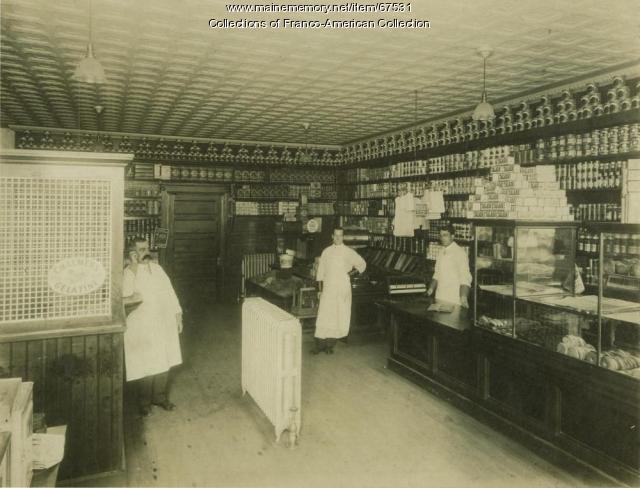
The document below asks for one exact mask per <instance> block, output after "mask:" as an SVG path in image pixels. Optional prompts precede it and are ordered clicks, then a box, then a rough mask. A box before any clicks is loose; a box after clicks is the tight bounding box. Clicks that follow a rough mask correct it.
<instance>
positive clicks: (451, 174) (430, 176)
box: [338, 166, 491, 186]
mask: <svg viewBox="0 0 640 488" xmlns="http://www.w3.org/2000/svg"><path fill="white" fill-rule="evenodd" d="M490 169H491V168H490V167H489V166H486V167H483V168H468V169H462V170H459V171H443V172H441V173H427V174H424V175H413V176H398V177H395V178H392V177H390V178H378V179H373V180H363V181H359V182H348V183H338V185H340V186H355V185H367V184H377V183H398V182H403V181H417V180H420V179H422V180H425V181H429V180H440V179H446V178H456V177H460V176H481V175H483V174H485V173H489V170H490Z"/></svg>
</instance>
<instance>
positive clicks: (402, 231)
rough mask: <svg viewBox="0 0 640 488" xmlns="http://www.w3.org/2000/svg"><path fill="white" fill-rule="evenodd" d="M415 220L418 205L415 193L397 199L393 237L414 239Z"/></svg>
mask: <svg viewBox="0 0 640 488" xmlns="http://www.w3.org/2000/svg"><path fill="white" fill-rule="evenodd" d="M415 218H416V204H415V201H414V198H413V193H406V194H405V195H402V196H398V197H396V200H395V215H394V217H393V235H394V236H396V237H413V230H414V224H415Z"/></svg>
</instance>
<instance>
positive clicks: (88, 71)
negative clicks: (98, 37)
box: [72, 43, 107, 84]
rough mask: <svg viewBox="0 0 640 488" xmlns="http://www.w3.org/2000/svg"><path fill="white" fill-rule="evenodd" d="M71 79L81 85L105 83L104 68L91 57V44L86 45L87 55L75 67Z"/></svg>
mask: <svg viewBox="0 0 640 488" xmlns="http://www.w3.org/2000/svg"><path fill="white" fill-rule="evenodd" d="M72 78H73V79H74V80H76V81H81V82H83V83H94V84H101V83H106V81H107V78H106V77H105V75H104V68H103V67H102V65H101V64H100V61H98V60H97V59H96V58H95V57H94V56H93V44H91V43H89V44H87V55H86V56H85V57H84V58H82V60H81V61H80V62H79V63H78V66H76V69H75V71H74V72H73V77H72Z"/></svg>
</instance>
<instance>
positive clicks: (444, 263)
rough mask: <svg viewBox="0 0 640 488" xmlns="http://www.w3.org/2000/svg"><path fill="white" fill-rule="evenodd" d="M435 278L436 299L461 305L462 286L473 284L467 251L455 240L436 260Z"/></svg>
mask: <svg viewBox="0 0 640 488" xmlns="http://www.w3.org/2000/svg"><path fill="white" fill-rule="evenodd" d="M433 278H434V279H435V280H437V282H438V286H437V288H436V301H442V302H449V303H453V304H455V305H460V286H461V285H466V286H471V273H470V272H469V257H468V255H467V252H466V251H465V250H464V249H462V248H461V247H460V246H458V244H456V243H455V242H452V243H451V244H450V245H449V246H447V247H446V248H444V249H443V250H442V251H441V252H440V255H439V256H438V259H437V261H436V270H435V273H434V275H433Z"/></svg>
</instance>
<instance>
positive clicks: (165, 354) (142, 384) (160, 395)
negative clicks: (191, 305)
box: [122, 238, 182, 416]
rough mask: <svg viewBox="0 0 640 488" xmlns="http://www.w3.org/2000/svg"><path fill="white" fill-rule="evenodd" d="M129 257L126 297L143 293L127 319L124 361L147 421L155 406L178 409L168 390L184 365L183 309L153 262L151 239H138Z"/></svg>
mask: <svg viewBox="0 0 640 488" xmlns="http://www.w3.org/2000/svg"><path fill="white" fill-rule="evenodd" d="M129 257H130V259H131V264H130V265H129V266H127V268H126V269H125V270H124V277H123V283H122V295H123V296H124V297H128V296H131V295H133V294H134V293H138V294H140V295H141V297H142V303H141V304H140V305H139V306H138V307H137V308H136V309H135V310H134V311H133V312H131V313H130V314H129V315H128V317H127V329H126V331H125V333H124V353H125V355H124V358H125V364H126V371H127V381H133V380H138V388H139V390H138V402H139V407H140V414H141V415H143V416H147V415H149V413H150V412H151V404H154V405H158V406H160V407H162V408H164V409H165V410H173V409H174V408H175V405H174V404H173V403H171V402H170V401H169V398H168V391H167V389H168V380H169V369H170V368H171V367H172V366H176V365H178V364H180V363H182V353H181V351H180V338H179V334H180V333H181V332H182V309H181V308H180V303H179V302H178V297H177V296H176V294H175V292H174V290H173V287H172V286H171V282H170V281H169V277H168V276H167V274H166V273H165V272H164V270H163V269H162V268H161V267H160V265H158V264H156V263H154V262H152V261H151V256H150V253H149V242H148V241H147V240H146V239H142V238H137V239H135V241H134V242H133V243H132V244H131V247H130V248H129Z"/></svg>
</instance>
